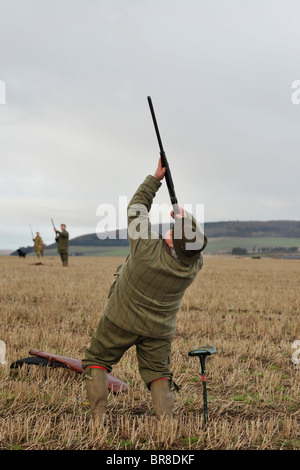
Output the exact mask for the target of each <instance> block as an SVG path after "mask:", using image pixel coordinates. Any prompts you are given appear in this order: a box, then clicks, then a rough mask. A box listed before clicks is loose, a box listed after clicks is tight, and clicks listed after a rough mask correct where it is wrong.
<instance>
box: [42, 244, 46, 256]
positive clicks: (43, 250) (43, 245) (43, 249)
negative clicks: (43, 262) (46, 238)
mask: <svg viewBox="0 0 300 470" xmlns="http://www.w3.org/2000/svg"><path fill="white" fill-rule="evenodd" d="M45 250H46V245H45V243H42V245H41V257H43V256H44V253H45Z"/></svg>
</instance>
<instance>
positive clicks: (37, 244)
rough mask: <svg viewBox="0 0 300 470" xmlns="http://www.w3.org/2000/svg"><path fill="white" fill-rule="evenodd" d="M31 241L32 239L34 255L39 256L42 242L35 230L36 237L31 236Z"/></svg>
mask: <svg viewBox="0 0 300 470" xmlns="http://www.w3.org/2000/svg"><path fill="white" fill-rule="evenodd" d="M33 241H34V246H33V249H34V251H35V254H36V256H37V257H38V258H39V257H40V254H41V249H42V246H43V243H44V242H43V240H42V237H41V236H40V233H39V232H36V237H35V238H33Z"/></svg>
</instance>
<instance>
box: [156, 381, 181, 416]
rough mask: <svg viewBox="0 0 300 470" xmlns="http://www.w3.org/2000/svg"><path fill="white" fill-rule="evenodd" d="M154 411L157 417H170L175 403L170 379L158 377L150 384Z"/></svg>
mask: <svg viewBox="0 0 300 470" xmlns="http://www.w3.org/2000/svg"><path fill="white" fill-rule="evenodd" d="M150 390H151V395H152V403H153V409H154V413H155V415H156V416H157V418H161V417H163V416H168V417H170V418H171V417H172V416H173V412H172V411H173V407H174V403H175V394H174V391H173V390H171V381H170V380H165V379H160V380H155V381H154V382H152V384H151V385H150Z"/></svg>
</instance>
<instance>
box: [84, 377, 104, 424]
mask: <svg viewBox="0 0 300 470" xmlns="http://www.w3.org/2000/svg"><path fill="white" fill-rule="evenodd" d="M107 387H108V382H107V372H106V371H105V370H104V369H97V368H95V369H94V368H91V370H90V375H88V376H86V390H87V397H88V400H89V404H90V407H91V413H92V418H93V421H94V422H95V423H99V424H100V423H105V421H106V405H107V394H108V388H107Z"/></svg>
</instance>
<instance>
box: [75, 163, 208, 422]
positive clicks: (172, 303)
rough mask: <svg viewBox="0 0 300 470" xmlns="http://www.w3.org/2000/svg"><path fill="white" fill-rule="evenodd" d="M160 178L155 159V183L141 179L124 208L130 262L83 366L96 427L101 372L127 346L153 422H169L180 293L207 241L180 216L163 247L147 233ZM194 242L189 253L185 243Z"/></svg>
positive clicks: (103, 389)
mask: <svg viewBox="0 0 300 470" xmlns="http://www.w3.org/2000/svg"><path fill="white" fill-rule="evenodd" d="M165 171H166V168H163V167H162V163H161V158H160V159H159V163H158V167H157V169H156V171H155V173H154V175H153V176H152V175H149V176H147V177H146V179H145V180H144V182H143V183H142V184H141V185H140V186H139V188H138V190H137V191H136V193H135V194H134V196H133V198H132V199H131V201H130V203H129V205H128V235H129V243H130V254H129V256H128V258H127V259H126V261H125V263H124V264H123V265H122V266H120V267H119V268H118V270H117V273H116V280H115V282H114V283H113V285H112V286H111V288H110V291H109V294H108V301H107V303H106V305H105V308H104V312H103V315H102V317H101V319H100V321H99V324H98V327H97V330H96V331H95V333H94V334H93V336H92V338H91V343H90V346H89V347H88V348H87V349H86V351H85V357H84V359H83V360H82V365H83V368H84V369H85V378H86V388H87V395H88V400H89V403H90V406H91V412H92V417H93V419H94V420H100V421H103V420H104V419H105V411H106V405H107V391H108V390H107V372H108V373H110V372H111V370H112V365H114V364H116V363H117V362H119V360H120V359H121V357H122V355H123V354H124V353H125V351H126V350H128V349H129V348H130V347H131V346H133V345H135V346H136V352H137V360H138V367H139V372H140V375H141V377H142V379H143V381H144V382H145V384H146V386H147V387H148V389H149V390H150V391H151V395H152V402H153V408H154V413H155V415H156V416H157V417H161V416H163V415H167V416H172V410H173V406H174V400H175V397H174V390H175V388H176V385H175V383H174V382H173V373H172V371H171V370H170V367H169V364H170V359H169V358H170V353H171V344H172V341H173V338H174V334H175V328H176V316H177V312H178V309H179V307H180V302H181V299H182V297H183V295H184V292H185V290H186V288H187V287H188V286H189V285H190V284H191V283H192V282H193V281H194V279H195V277H196V275H197V274H198V272H199V271H200V269H201V268H202V265H203V258H202V255H201V252H202V251H203V249H204V248H205V245H206V242H207V240H206V237H205V236H204V235H203V233H202V232H201V229H200V227H199V226H198V224H197V223H196V221H195V219H194V218H193V217H192V216H191V214H188V213H186V212H184V211H183V210H182V209H180V213H179V214H177V215H176V217H175V222H174V225H173V228H172V230H171V231H169V232H168V233H167V235H166V237H165V239H162V238H160V237H159V235H158V234H157V233H155V232H152V230H151V224H150V221H149V212H150V209H151V205H152V201H153V198H154V197H155V194H156V192H157V191H158V189H159V188H160V186H161V184H162V183H161V181H162V180H163V178H164V176H165ZM171 215H172V216H173V217H174V212H173V211H172V213H171ZM138 228H139V231H138ZM191 229H193V233H192V237H191V235H190V234H191ZM188 233H189V235H190V237H189V239H187V234H188ZM177 235H178V236H177ZM191 238H194V240H191ZM199 239H200V241H199ZM192 242H193V245H194V246H193V247H192V250H191V249H188V248H189V247H188V243H192ZM195 245H196V246H195Z"/></svg>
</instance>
